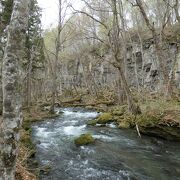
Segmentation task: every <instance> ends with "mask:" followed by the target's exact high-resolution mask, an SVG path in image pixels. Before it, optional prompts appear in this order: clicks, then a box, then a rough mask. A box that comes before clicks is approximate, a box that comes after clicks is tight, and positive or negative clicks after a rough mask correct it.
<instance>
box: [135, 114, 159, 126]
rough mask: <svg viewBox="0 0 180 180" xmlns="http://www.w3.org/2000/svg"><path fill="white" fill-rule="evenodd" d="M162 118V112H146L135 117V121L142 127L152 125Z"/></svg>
mask: <svg viewBox="0 0 180 180" xmlns="http://www.w3.org/2000/svg"><path fill="white" fill-rule="evenodd" d="M161 119H162V114H159V113H156V112H153V111H152V112H147V113H144V114H142V115H140V116H138V117H137V123H138V124H139V126H142V127H154V126H155V125H157V124H158V123H159V122H160V120H161Z"/></svg>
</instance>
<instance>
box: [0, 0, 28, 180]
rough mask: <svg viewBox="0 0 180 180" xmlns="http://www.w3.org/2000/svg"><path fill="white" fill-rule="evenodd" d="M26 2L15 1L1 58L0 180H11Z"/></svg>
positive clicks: (19, 95) (18, 123) (18, 114)
mask: <svg viewBox="0 0 180 180" xmlns="http://www.w3.org/2000/svg"><path fill="white" fill-rule="evenodd" d="M28 3H29V0H14V8H13V13H12V17H11V22H10V25H9V27H8V38H7V45H6V49H5V53H4V59H3V76H2V83H3V119H2V120H0V133H1V134H0V180H13V179H14V178H15V177H14V175H15V164H16V158H17V149H18V141H19V127H20V125H21V122H22V113H21V93H20V89H21V88H22V84H21V69H20V63H21V62H22V59H23V57H24V50H23V49H24V47H25V33H26V29H27V22H28Z"/></svg>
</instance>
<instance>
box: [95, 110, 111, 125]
mask: <svg viewBox="0 0 180 180" xmlns="http://www.w3.org/2000/svg"><path fill="white" fill-rule="evenodd" d="M112 121H113V115H112V114H111V113H102V114H101V115H100V116H99V117H98V118H97V123H99V124H106V123H108V122H112Z"/></svg>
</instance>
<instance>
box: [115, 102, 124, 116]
mask: <svg viewBox="0 0 180 180" xmlns="http://www.w3.org/2000/svg"><path fill="white" fill-rule="evenodd" d="M126 109H127V106H126V105H124V106H118V107H116V108H115V109H114V110H113V111H112V114H113V115H115V116H122V115H123V114H124V113H125V112H126Z"/></svg>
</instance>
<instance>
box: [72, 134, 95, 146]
mask: <svg viewBox="0 0 180 180" xmlns="http://www.w3.org/2000/svg"><path fill="white" fill-rule="evenodd" d="M94 141H95V139H94V138H93V137H92V135H91V134H82V135H81V136H80V137H78V138H76V139H75V140H74V143H75V144H76V146H83V145H88V144H92V143H94Z"/></svg>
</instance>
